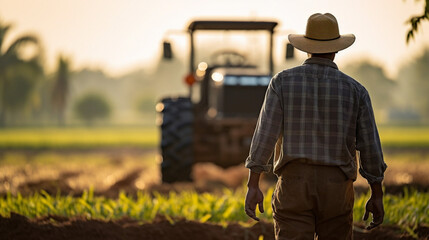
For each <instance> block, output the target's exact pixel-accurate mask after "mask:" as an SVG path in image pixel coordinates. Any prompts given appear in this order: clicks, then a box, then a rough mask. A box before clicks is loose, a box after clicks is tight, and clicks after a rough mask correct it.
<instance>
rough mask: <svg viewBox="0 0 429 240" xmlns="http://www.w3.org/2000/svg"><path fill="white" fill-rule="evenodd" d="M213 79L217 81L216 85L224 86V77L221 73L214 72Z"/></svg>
mask: <svg viewBox="0 0 429 240" xmlns="http://www.w3.org/2000/svg"><path fill="white" fill-rule="evenodd" d="M212 79H213V81H215V83H216V84H222V82H223V79H224V76H223V74H222V73H220V72H214V73H212Z"/></svg>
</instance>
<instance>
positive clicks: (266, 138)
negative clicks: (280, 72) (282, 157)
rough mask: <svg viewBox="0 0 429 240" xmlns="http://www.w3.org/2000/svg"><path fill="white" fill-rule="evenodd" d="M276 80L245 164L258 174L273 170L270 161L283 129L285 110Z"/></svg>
mask: <svg viewBox="0 0 429 240" xmlns="http://www.w3.org/2000/svg"><path fill="white" fill-rule="evenodd" d="M275 79H276V77H274V78H273V79H272V80H271V82H270V84H269V86H268V88H267V91H266V94H265V100H264V103H263V105H262V107H261V111H260V113H259V118H258V122H257V124H256V128H255V132H254V134H253V138H252V143H251V145H250V151H249V156H248V157H247V159H246V163H245V166H246V167H247V168H250V169H251V170H252V171H253V172H257V173H260V172H269V171H270V170H271V168H272V166H271V165H269V164H268V161H269V160H270V158H271V156H272V155H273V152H274V147H275V146H276V142H277V139H278V138H279V136H280V135H281V130H282V127H283V108H282V104H281V98H280V95H279V91H278V90H276V89H275V87H274V81H275Z"/></svg>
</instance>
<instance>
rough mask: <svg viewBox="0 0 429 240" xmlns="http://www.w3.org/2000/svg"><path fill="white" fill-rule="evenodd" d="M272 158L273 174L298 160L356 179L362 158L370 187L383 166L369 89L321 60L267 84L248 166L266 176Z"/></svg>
mask: <svg viewBox="0 0 429 240" xmlns="http://www.w3.org/2000/svg"><path fill="white" fill-rule="evenodd" d="M276 143H277V144H276ZM275 148H276V151H274V149H275ZM357 151H358V153H360V154H357ZM273 153H274V154H273ZM273 155H274V160H273V163H274V173H275V174H277V175H280V173H281V168H282V167H283V166H284V165H285V164H286V163H288V162H290V161H292V160H297V159H298V160H299V161H302V162H306V163H309V164H318V165H331V166H339V167H340V168H341V170H342V171H343V172H344V173H345V174H346V175H347V177H348V178H349V179H353V180H355V179H356V177H357V159H358V158H360V164H359V165H360V168H359V172H360V174H361V175H362V176H363V177H364V178H366V179H367V180H368V182H369V183H373V182H381V181H382V180H383V177H384V171H385V169H386V167H387V166H386V164H385V163H384V160H383V153H382V150H381V144H380V139H379V136H378V131H377V126H376V124H375V120H374V114H373V110H372V106H371V101H370V98H369V95H368V92H367V90H366V89H365V88H364V87H363V86H362V85H361V84H359V83H358V82H357V81H355V80H354V79H353V78H351V77H349V76H347V75H345V74H344V73H342V72H341V71H339V70H338V67H337V65H336V64H335V63H334V62H333V61H331V60H329V59H324V58H309V59H307V60H306V61H305V62H304V64H303V65H302V66H298V67H295V68H292V69H288V70H285V71H282V72H280V73H278V74H277V75H276V76H274V77H273V79H272V80H271V82H270V84H269V86H268V89H267V92H266V95H265V101H264V104H263V105H262V108H261V112H260V114H259V119H258V122H257V125H256V129H255V133H254V135H253V139H252V144H251V146H250V152H249V156H248V158H247V159H246V167H247V168H250V169H251V170H252V171H255V172H262V171H269V170H270V169H271V165H269V164H268V162H269V160H270V158H271V157H272V156H273ZM359 155H360V157H359Z"/></svg>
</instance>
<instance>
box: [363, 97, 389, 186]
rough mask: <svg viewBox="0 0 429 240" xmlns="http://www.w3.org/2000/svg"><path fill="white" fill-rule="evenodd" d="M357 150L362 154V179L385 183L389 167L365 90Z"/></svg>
mask: <svg viewBox="0 0 429 240" xmlns="http://www.w3.org/2000/svg"><path fill="white" fill-rule="evenodd" d="M356 149H357V150H358V151H359V153H360V154H359V156H360V167H359V173H360V174H361V175H362V177H364V178H365V179H366V180H367V181H368V182H369V183H370V184H371V183H375V182H381V181H383V178H384V171H385V170H386V168H387V165H386V163H385V162H384V159H383V152H382V149H381V143H380V138H379V135H378V130H377V126H376V124H375V118H374V112H373V110H372V106H371V100H370V97H369V94H368V92H367V91H366V90H364V93H363V94H362V96H361V98H360V102H359V112H358V119H357V128H356Z"/></svg>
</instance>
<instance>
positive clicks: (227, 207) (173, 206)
mask: <svg viewBox="0 0 429 240" xmlns="http://www.w3.org/2000/svg"><path fill="white" fill-rule="evenodd" d="M272 192H273V189H272V188H271V189H269V190H268V191H267V192H266V194H265V196H267V197H265V200H264V201H265V202H264V206H265V213H263V214H258V215H259V217H260V218H262V219H265V220H268V221H271V216H272V209H271V203H270V201H271V195H272ZM244 195H245V194H244V192H243V191H242V190H238V191H230V190H228V189H225V190H224V193H223V194H222V195H220V196H219V195H214V194H210V193H202V194H198V193H196V192H190V191H187V192H181V193H175V192H170V193H169V194H168V195H160V194H158V193H155V194H153V196H152V195H151V194H149V193H143V192H139V193H137V195H136V197H131V196H127V195H126V194H124V193H120V194H119V196H118V198H117V199H109V198H106V197H96V196H94V194H93V191H91V190H89V191H85V192H84V193H83V195H82V196H81V197H77V198H76V197H72V196H61V195H60V194H58V195H56V196H51V195H49V194H47V193H46V192H44V191H41V192H40V193H36V194H34V195H32V196H27V197H23V196H21V195H20V194H17V195H16V196H12V195H11V194H7V195H6V196H5V197H3V198H1V199H0V215H2V216H4V217H8V216H10V213H11V212H15V213H18V214H21V215H24V216H27V217H29V218H36V217H42V216H47V215H59V216H66V217H73V216H83V217H86V218H88V219H104V220H111V219H118V218H121V217H125V216H126V217H130V218H133V219H136V220H138V221H141V222H148V221H151V220H153V219H154V218H155V216H156V215H164V216H166V217H167V219H169V220H170V221H172V222H174V219H175V218H185V219H188V220H196V221H200V222H207V221H208V222H215V223H221V224H226V223H227V222H241V223H244V222H248V220H249V218H248V217H247V216H246V214H245V213H244ZM368 197H369V195H368V194H366V195H361V196H359V197H357V199H356V200H355V206H354V219H355V221H356V222H360V221H362V220H361V219H362V216H363V214H364V208H365V202H366V200H367V199H368ZM428 203H429V193H424V192H418V191H414V190H413V191H408V190H406V191H405V194H404V196H398V195H386V196H385V198H384V205H385V212H386V215H385V221H384V222H385V223H386V224H396V225H399V226H406V227H407V228H410V229H414V228H415V227H416V226H418V225H419V224H429V205H428Z"/></svg>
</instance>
